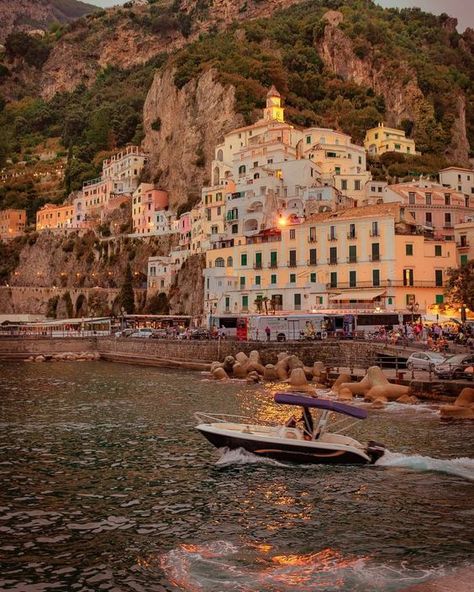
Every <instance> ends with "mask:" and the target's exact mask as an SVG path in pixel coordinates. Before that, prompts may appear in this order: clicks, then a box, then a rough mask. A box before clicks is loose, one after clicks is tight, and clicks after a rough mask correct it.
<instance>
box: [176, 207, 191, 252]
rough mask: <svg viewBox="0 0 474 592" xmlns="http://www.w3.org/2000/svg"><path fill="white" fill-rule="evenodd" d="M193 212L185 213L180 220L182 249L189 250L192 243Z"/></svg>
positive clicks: (179, 228) (179, 229) (179, 230)
mask: <svg viewBox="0 0 474 592" xmlns="http://www.w3.org/2000/svg"><path fill="white" fill-rule="evenodd" d="M191 229H192V222H191V212H184V214H181V216H180V217H179V219H178V232H179V244H180V246H181V247H186V248H189V245H190V243H191Z"/></svg>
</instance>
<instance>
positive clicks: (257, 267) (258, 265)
mask: <svg viewBox="0 0 474 592" xmlns="http://www.w3.org/2000/svg"><path fill="white" fill-rule="evenodd" d="M253 268H254V269H262V264H261V263H254V264H253Z"/></svg>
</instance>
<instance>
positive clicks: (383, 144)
mask: <svg viewBox="0 0 474 592" xmlns="http://www.w3.org/2000/svg"><path fill="white" fill-rule="evenodd" d="M364 146H365V149H366V150H367V152H368V153H369V154H372V155H379V156H380V155H381V154H384V153H385V152H401V153H402V154H417V152H416V147H415V141H414V140H412V139H410V138H407V137H406V135H405V132H404V131H403V130H399V129H396V128H394V127H386V126H385V125H384V124H383V123H379V125H378V126H377V127H373V128H372V129H369V130H367V132H366V134H365V139H364Z"/></svg>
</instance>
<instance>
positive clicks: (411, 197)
mask: <svg viewBox="0 0 474 592" xmlns="http://www.w3.org/2000/svg"><path fill="white" fill-rule="evenodd" d="M408 203H409V204H411V205H414V204H415V203H416V196H415V193H414V192H413V191H409V192H408Z"/></svg>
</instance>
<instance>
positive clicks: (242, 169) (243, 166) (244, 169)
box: [239, 164, 247, 175]
mask: <svg viewBox="0 0 474 592" xmlns="http://www.w3.org/2000/svg"><path fill="white" fill-rule="evenodd" d="M246 170H247V169H246V168H245V165H244V164H241V165H240V166H239V175H243V174H244V173H245V171H246Z"/></svg>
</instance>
